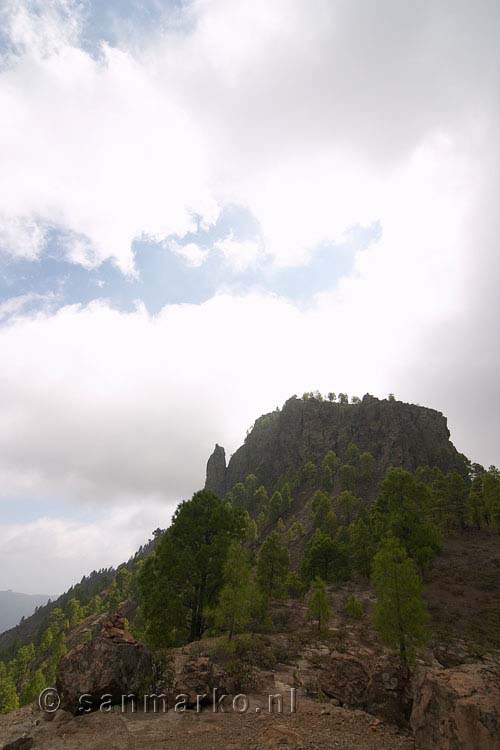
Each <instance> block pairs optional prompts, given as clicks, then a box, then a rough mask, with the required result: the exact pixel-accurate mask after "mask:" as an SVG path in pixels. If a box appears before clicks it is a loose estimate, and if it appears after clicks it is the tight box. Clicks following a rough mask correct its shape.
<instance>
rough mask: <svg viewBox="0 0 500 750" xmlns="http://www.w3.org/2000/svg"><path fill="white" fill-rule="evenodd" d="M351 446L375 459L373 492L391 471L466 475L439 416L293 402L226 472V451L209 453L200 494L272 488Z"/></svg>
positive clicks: (371, 404)
mask: <svg viewBox="0 0 500 750" xmlns="http://www.w3.org/2000/svg"><path fill="white" fill-rule="evenodd" d="M350 443H355V444H356V445H357V446H358V447H359V448H360V450H362V451H370V453H371V454H372V455H373V457H374V458H375V462H376V475H375V477H374V480H375V481H374V482H373V487H376V485H377V482H378V481H379V480H380V479H382V477H383V476H384V474H385V472H386V470H387V468H388V467H389V466H400V467H402V468H404V469H408V470H409V471H414V470H415V469H417V468H418V467H419V466H431V467H432V466H435V467H438V468H439V469H441V470H442V471H443V472H451V471H458V472H462V473H463V472H464V471H465V461H464V457H463V456H462V455H461V454H460V453H459V452H458V451H457V450H456V448H455V447H454V445H453V443H452V442H451V440H450V432H449V430H448V425H447V420H446V417H444V416H443V414H441V412H439V411H435V410H434V409H428V408H426V407H423V406H417V405H415V404H407V403H403V402H402V401H396V400H389V399H384V400H381V399H378V398H375V397H374V396H370V395H368V394H367V395H365V396H364V397H363V399H362V400H361V401H360V402H359V403H350V404H348V403H346V404H343V403H331V402H329V401H326V400H323V399H321V400H320V399H317V398H314V397H311V398H307V399H301V398H297V397H295V396H294V397H292V398H290V399H288V401H286V403H285V404H284V406H283V408H282V409H281V410H276V411H273V412H270V413H269V414H264V415H263V416H261V417H260V418H259V419H257V421H256V422H255V424H254V426H253V428H252V429H251V430H250V432H249V433H248V435H247V437H246V440H245V442H244V443H243V445H242V446H241V447H240V448H238V450H237V451H236V452H235V453H234V454H233V456H232V457H231V459H230V461H229V464H227V466H226V457H225V451H224V448H222V447H221V446H220V445H216V446H215V450H214V452H213V453H212V455H211V456H210V458H209V460H208V464H207V475H206V483H205V487H206V489H209V490H212V491H213V492H215V493H216V494H218V495H221V496H222V495H225V494H226V493H227V492H229V491H230V490H231V488H232V487H233V486H234V485H235V484H237V483H238V482H243V480H244V479H245V477H246V476H247V475H248V474H250V473H253V474H255V475H256V476H257V477H258V479H259V482H261V483H262V484H263V485H265V486H268V487H269V486H271V487H272V486H273V485H274V484H275V482H276V481H277V480H278V479H279V478H280V477H282V476H286V475H287V474H288V473H289V472H294V471H297V470H298V469H299V468H300V467H301V466H302V465H303V464H304V463H305V462H306V461H314V462H318V461H321V459H322V458H323V456H324V455H325V453H326V452H327V451H328V450H333V451H335V453H336V454H337V455H339V456H343V455H344V454H345V452H346V451H347V449H348V446H349V444H350Z"/></svg>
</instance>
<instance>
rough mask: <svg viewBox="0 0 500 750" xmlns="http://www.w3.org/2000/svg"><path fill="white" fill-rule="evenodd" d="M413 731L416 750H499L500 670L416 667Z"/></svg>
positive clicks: (493, 667) (490, 666) (488, 666)
mask: <svg viewBox="0 0 500 750" xmlns="http://www.w3.org/2000/svg"><path fill="white" fill-rule="evenodd" d="M413 693H414V700H413V710H412V714H411V726H412V729H413V732H414V735H415V748H416V750H436V749H437V748H439V750H498V748H499V747H500V667H499V666H498V665H495V664H493V663H492V664H489V663H484V664H464V665H462V666H460V667H457V668H453V669H444V668H438V667H430V668H427V667H420V668H419V669H418V670H417V672H416V675H415V680H414V690H413Z"/></svg>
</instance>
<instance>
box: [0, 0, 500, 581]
mask: <svg viewBox="0 0 500 750" xmlns="http://www.w3.org/2000/svg"><path fill="white" fill-rule="evenodd" d="M499 132H500V5H499V4H498V2H496V0H478V2H475V3H470V2H465V0H449V1H447V0H422V1H421V2H419V3H401V2H400V0H376V1H375V0H349V2H347V1H346V0H316V2H314V3H311V2H310V0H254V1H253V2H252V3H248V2H246V1H244V0H176V1H175V2H174V1H173V0H171V1H170V2H169V1H167V0H164V1H162V0H143V1H142V2H140V1H139V0H92V1H91V0H78V1H76V0H3V2H2V4H1V5H0V165H1V169H0V589H2V588H12V589H15V590H19V591H25V592H30V593H45V592H47V593H51V594H52V593H57V592H61V591H63V590H64V589H65V588H67V587H68V586H69V585H71V584H72V583H73V582H74V581H75V580H77V579H79V578H80V577H81V576H82V575H83V574H84V573H87V572H89V571H91V570H92V569H94V568H100V567H104V566H108V565H112V564H113V565H115V564H118V563H119V562H121V561H122V560H124V559H127V558H128V557H129V556H130V555H131V554H133V552H134V551H135V549H137V547H138V546H139V545H140V544H142V543H144V542H145V541H146V540H147V539H148V538H149V537H150V536H151V532H152V530H153V529H155V528H156V527H158V526H160V527H165V526H167V525H168V523H169V521H170V517H171V514H172V512H173V510H174V508H175V506H176V504H177V503H178V502H179V501H180V500H182V499H185V498H186V497H189V496H190V495H191V494H192V492H193V491H195V490H197V489H199V488H200V487H201V486H202V485H203V482H204V474H205V465H206V460H207V458H208V456H209V455H210V453H211V451H212V449H213V446H214V444H215V442H218V443H220V444H222V445H224V446H225V447H226V451H227V453H228V455H230V454H231V453H232V452H233V451H234V450H235V449H236V448H237V447H238V445H239V444H241V442H242V440H243V439H244V436H245V433H246V430H247V429H248V427H249V426H251V425H252V423H253V422H254V420H255V419H256V417H258V416H259V415H260V414H262V413H265V412H267V411H270V410H272V409H274V408H275V407H276V406H277V405H281V404H282V403H283V402H284V401H285V400H286V399H287V398H288V397H289V396H291V395H292V394H301V393H303V392H304V391H309V390H315V389H319V390H320V391H322V392H327V391H331V390H333V391H336V392H339V391H345V392H347V393H350V394H353V395H358V396H362V395H363V394H364V393H367V392H368V393H372V394H374V395H377V396H380V397H385V396H386V394H388V393H389V392H391V393H392V392H393V393H395V394H396V396H397V397H398V398H400V399H401V400H404V401H411V402H415V403H420V404H422V405H426V406H430V407H433V408H437V409H438V410H440V411H442V412H443V413H444V414H446V416H447V417H448V424H449V427H450V430H451V433H452V439H453V441H454V443H455V445H456V446H457V448H458V449H459V450H460V451H462V452H464V453H465V454H467V455H468V456H469V457H470V458H471V459H472V460H475V461H479V462H480V463H482V464H484V465H486V466H488V465H490V464H492V463H493V464H498V463H499V460H500V430H499V423H500V419H499V418H500V378H499V371H500V345H499V344H500V341H499V333H498V324H499V321H500V295H499V294H498V288H499V282H500V260H499V257H498V249H499V239H498V238H499V235H500V212H499V211H498V193H499V188H500V184H499V183H500V139H499V137H498V134H499Z"/></svg>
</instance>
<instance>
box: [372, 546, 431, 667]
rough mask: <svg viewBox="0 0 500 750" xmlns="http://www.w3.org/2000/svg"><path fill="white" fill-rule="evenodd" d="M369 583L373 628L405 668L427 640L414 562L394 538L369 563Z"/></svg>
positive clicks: (423, 606) (425, 622)
mask: <svg viewBox="0 0 500 750" xmlns="http://www.w3.org/2000/svg"><path fill="white" fill-rule="evenodd" d="M372 583H373V586H374V588H375V592H376V594H377V603H376V605H375V612H374V622H375V627H376V628H377V630H378V632H379V633H380V635H381V637H382V639H383V640H384V641H385V642H386V643H387V644H389V645H391V646H395V647H397V648H399V655H400V658H401V662H402V664H403V665H404V666H405V667H407V666H408V665H410V664H412V663H413V662H414V659H415V652H416V649H417V648H418V647H419V646H421V645H423V644H424V643H425V642H426V640H427V637H428V633H427V628H426V624H427V611H426V608H425V603H424V600H423V598H422V581H421V579H420V576H419V575H418V572H417V568H416V565H415V562H414V561H413V560H412V559H411V558H409V557H408V555H407V554H406V551H405V549H404V547H402V546H401V544H400V543H399V541H398V540H397V539H396V538H395V537H394V536H388V537H386V539H385V540H384V541H383V543H382V545H381V546H380V549H379V551H378V552H377V554H376V555H375V557H374V559H373V567H372Z"/></svg>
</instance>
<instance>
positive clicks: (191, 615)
mask: <svg viewBox="0 0 500 750" xmlns="http://www.w3.org/2000/svg"><path fill="white" fill-rule="evenodd" d="M499 532H500V472H499V471H498V470H497V469H496V468H495V467H489V469H487V470H486V469H484V468H483V467H481V466H479V465H478V464H470V463H469V462H468V461H467V459H466V458H465V457H464V456H462V455H461V454H460V453H458V451H457V450H456V449H455V447H454V446H453V444H452V442H451V441H450V434H449V431H448V428H447V423H446V418H445V417H444V416H443V415H442V414H441V413H440V412H437V411H434V410H432V409H427V408H424V407H420V406H415V405H411V404H405V403H402V402H398V401H396V400H394V399H392V398H391V399H387V400H379V399H375V398H373V397H371V396H365V397H364V399H363V400H362V401H358V400H355V401H354V403H347V402H345V401H344V400H343V401H342V402H341V403H335V402H330V401H325V400H324V399H323V398H322V397H320V396H319V394H318V395H313V394H305V395H304V397H303V398H302V399H298V398H296V397H292V398H291V399H289V400H288V401H287V402H286V403H285V404H284V406H283V408H282V409H281V410H279V409H278V410H276V411H275V412H272V413H271V414H268V415H264V416H262V417H260V418H259V419H257V421H256V422H255V424H254V427H253V428H252V430H251V431H250V432H249V433H248V435H247V438H246V440H245V442H244V444H243V445H242V446H241V447H240V448H239V449H238V450H237V451H236V453H235V454H234V455H233V456H232V458H231V459H230V461H229V464H228V465H226V460H225V452H224V449H223V448H221V447H220V446H216V449H215V451H214V453H213V454H212V456H211V457H210V458H209V460H208V464H207V476H206V485H205V490H202V491H200V492H197V493H195V494H194V495H193V497H192V498H191V499H189V500H185V501H182V502H181V503H180V504H179V506H178V508H177V511H176V513H175V515H174V518H173V521H172V525H171V526H170V527H169V529H167V531H165V532H162V531H161V530H157V531H156V532H154V539H153V540H152V541H150V542H148V544H147V545H145V546H144V547H143V548H141V550H139V552H138V553H137V554H136V555H135V556H134V557H133V558H131V560H129V561H128V563H126V564H123V565H122V566H119V568H118V569H117V570H112V569H110V570H103V571H99V572H94V573H93V574H92V575H91V576H89V577H88V578H84V579H83V580H82V581H81V583H80V584H77V585H76V586H74V587H72V589H70V591H68V592H66V594H64V595H63V596H62V597H60V598H59V600H58V601H57V602H54V603H51V604H50V605H48V606H46V607H44V608H41V609H40V610H38V612H37V613H36V614H35V615H33V616H32V617H31V618H27V619H26V620H25V621H24V622H23V623H22V624H20V625H19V626H17V627H16V628H14V629H12V630H10V631H8V632H7V633H4V634H3V635H0V648H3V650H4V661H3V663H1V662H0V677H1V673H2V671H3V675H4V677H3V679H4V688H3V689H4V694H6V693H5V691H6V686H7V688H8V690H10V693H9V695H10V703H6V698H5V697H4V699H3V700H4V706H6V705H7V706H10V707H12V706H14V707H15V706H16V705H17V703H20V704H21V705H22V706H27V705H28V704H30V702H32V701H34V700H36V697H37V695H38V694H39V692H40V690H41V689H42V688H43V686H44V685H45V684H51V685H56V687H57V690H58V691H59V695H60V697H61V699H62V704H61V706H62V709H64V712H69V714H74V715H76V714H78V712H79V696H81V695H82V694H86V695H88V696H90V697H89V701H90V704H89V705H90V708H91V709H96V708H97V707H98V705H99V700H100V697H99V696H101V695H103V694H109V695H111V702H113V703H115V704H118V703H119V702H120V699H121V695H122V694H124V693H127V694H128V693H137V692H139V691H142V690H144V686H148V690H149V691H150V692H151V691H152V692H155V693H158V692H161V693H162V694H165V695H166V696H168V700H172V699H173V698H174V697H175V696H176V695H178V694H180V693H182V694H186V695H187V696H188V698H187V699H186V700H187V701H188V704H189V706H188V707H191V708H193V705H194V704H195V703H196V701H197V696H198V695H204V696H205V699H206V702H207V703H208V704H210V702H211V699H210V697H208V698H207V696H212V694H213V689H214V688H217V689H220V690H221V691H222V692H228V693H229V694H231V695H235V694H240V693H244V694H248V695H251V696H252V700H254V701H256V702H257V703H258V704H259V705H262V702H263V701H265V700H266V695H271V694H274V693H276V692H279V691H290V690H292V689H294V690H297V691H298V693H299V694H300V696H301V700H302V704H301V705H302V706H303V711H304V713H303V714H302V715H301V716H300V717H297V719H295V718H293V717H292V718H290V719H288V720H287V721H286V722H284V723H281V724H270V725H264V724H262V726H259V725H253V728H251V727H250V724H249V725H248V728H247V729H248V731H247V730H245V733H244V735H245V736H242V735H241V733H240V732H239V731H238V730H237V729H236V727H235V726H233V728H232V729H230V730H227V734H226V730H224V732H222V729H221V728H220V727H219V728H215V727H214V731H217V732H221V734H220V738H221V739H222V738H223V739H224V741H225V742H226V740H227V742H226V744H227V746H228V747H235V746H241V747H248V748H252V750H253V748H254V747H260V746H269V747H270V748H274V747H275V748H276V749H277V748H278V747H280V748H282V747H283V748H286V747H290V748H292V747H294V748H296V750H299V748H311V750H312V748H325V750H326V748H327V747H329V746H330V744H329V737H330V734H329V731H328V730H326V731H325V726H324V723H325V722H329V723H330V725H331V726H333V725H335V726H336V727H337V728H338V731H339V733H340V734H339V738H340V739H339V741H340V742H341V746H345V747H360V748H361V747H366V748H369V747H370V748H371V747H376V746H379V745H380V743H383V744H385V745H386V746H387V747H394V748H400V747H401V748H403V747H404V748H406V747H408V748H409V747H411V746H412V739H411V733H412V732H413V733H414V736H415V739H416V745H415V747H416V748H418V749H419V750H434V749H435V748H436V747H440V748H450V749H451V748H457V750H476V748H477V750H479V748H481V750H484V749H485V748H486V749H487V750H490V748H496V747H497V746H498V742H499V741H500V701H499V700H498V699H497V696H498V694H500V640H499V637H498V632H499V630H500V628H499V625H500V611H499V608H498V593H499V589H498V569H499V565H500V533H499ZM187 571H189V575H186V572H187ZM401 597H403V598H401ZM402 602H403V603H402ZM20 644H25V645H23V646H22V647H21V648H19V645H20ZM205 699H204V700H205ZM7 710H9V709H7ZM23 711H24V713H23ZM98 713H99V712H97V714H98ZM8 715H9V716H10V715H12V716H15V715H17V714H16V712H11V713H9V714H8ZM18 716H19V720H18V721H19V726H20V725H21V724H22V725H23V726H24V727H25V729H24V731H28V732H29V733H30V735H33V736H34V737H35V736H36V738H37V739H36V742H37V744H38V745H39V746H40V747H46V746H47V747H48V746H51V742H54V743H55V744H54V746H57V742H58V741H59V740H61V741H63V740H64V738H65V737H66V732H67V731H69V732H71V734H72V735H75V742H76V744H75V748H76V747H79V745H78V742H80V741H82V742H84V743H86V746H87V747H89V748H91V747H94V746H95V747H96V748H97V747H98V746H99V741H100V739H99V733H97V734H93V730H92V727H95V726H96V725H95V722H96V719H95V718H92V719H90V718H89V719H88V720H87V719H86V720H85V721H84V722H82V721H81V720H80V721H79V720H77V721H76V722H74V721H73V720H72V719H71V718H70V717H69V716H68V714H66V713H63V714H61V716H62V718H61V720H60V721H64V722H68V724H67V726H66V725H64V724H62V725H61V724H60V722H59V721H58V722H57V723H56V724H55V730H54V731H51V730H50V729H49V728H44V727H43V724H42V729H40V728H38V727H39V723H37V720H36V714H35V715H32V718H30V715H29V714H28V713H26V710H25V709H24V708H23V709H21V711H20V713H19V714H18ZM325 716H326V717H329V718H327V719H321V718H320V717H325ZM484 717H487V718H486V720H485V721H486V723H484V722H483V719H484ZM16 721H17V719H16ZM122 721H123V722H124V725H125V727H126V729H125V730H124V731H126V732H127V734H128V733H134V732H139V733H141V736H142V733H144V736H146V735H147V736H148V738H149V739H148V741H149V742H150V745H151V746H154V743H155V742H156V741H157V739H158V737H159V736H160V735H159V734H158V733H157V730H155V729H154V727H153V724H152V723H150V719H149V718H148V717H147V716H143V718H142V719H141V722H142V723H141V724H139V725H138V724H136V723H134V722H136V719H134V718H130V717H128V716H127V717H122ZM175 721H177V720H175ZM189 721H191V719H189ZM199 721H200V722H201V724H200V731H204V730H205V729H206V728H207V726H208V724H207V721H208V720H207V718H206V715H205V716H204V717H200V718H199ZM23 722H24V724H23ZM2 726H3V727H4V730H5V735H4V736H5V737H10V736H13V733H14V729H13V728H12V726H11V724H9V721H7V722H6V723H5V722H4V723H3V724H2V721H1V720H0V737H1V736H2V735H1V732H2ZM16 726H18V725H17V724H16ZM162 726H164V725H163V724H162ZM168 726H169V727H170V728H169V730H168V732H167V734H168V740H169V742H170V744H168V743H167V745H166V746H172V747H174V746H182V736H181V735H182V726H181V725H180V724H177V723H175V724H169V725H168ZM245 726H246V725H245ZM65 727H66V728H65ZM82 727H83V729H85V732H86V734H83V735H82V734H81V732H83V729H82ZM273 727H274V728H273ZM280 727H281V728H280ZM358 730H359V731H358ZM15 731H17V729H16V730H15ZM158 731H159V730H158ZM161 731H162V732H163V731H164V730H161ZM193 731H194V728H193ZM56 740H57V742H56ZM268 740H269V741H268ZM476 740H477V741H476ZM235 743H236V744H235ZM477 743H479V744H477ZM138 746H140V744H139V745H138ZM68 747H70V746H68ZM121 747H122V745H121V744H120V743H118V745H117V748H120V750H121Z"/></svg>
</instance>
